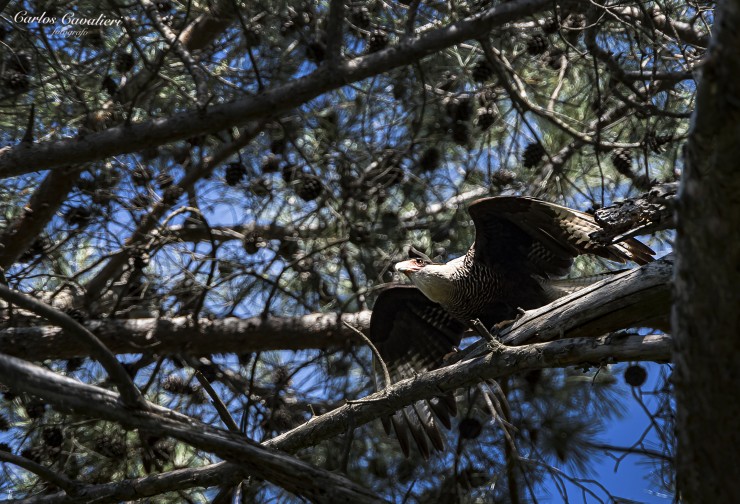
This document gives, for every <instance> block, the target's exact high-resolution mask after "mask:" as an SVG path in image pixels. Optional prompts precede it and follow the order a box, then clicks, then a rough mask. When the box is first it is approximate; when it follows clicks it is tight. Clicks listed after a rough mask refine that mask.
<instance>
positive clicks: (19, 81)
mask: <svg viewBox="0 0 740 504" xmlns="http://www.w3.org/2000/svg"><path fill="white" fill-rule="evenodd" d="M3 85H4V86H5V87H7V88H8V89H10V90H11V91H18V92H21V93H23V92H25V91H28V90H29V89H30V88H31V79H29V77H28V75H26V74H23V73H21V72H18V71H16V70H5V73H4V74H3Z"/></svg>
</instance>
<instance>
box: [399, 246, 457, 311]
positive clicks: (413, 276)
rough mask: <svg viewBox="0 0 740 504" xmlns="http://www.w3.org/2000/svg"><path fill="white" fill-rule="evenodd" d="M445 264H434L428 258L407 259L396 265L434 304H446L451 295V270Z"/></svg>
mask: <svg viewBox="0 0 740 504" xmlns="http://www.w3.org/2000/svg"><path fill="white" fill-rule="evenodd" d="M449 264H450V263H447V264H435V263H433V262H432V261H431V260H429V258H425V259H424V258H418V257H415V258H413V259H409V260H408V261H403V262H400V263H397V264H396V271H398V272H400V273H403V274H404V275H406V276H407V277H409V279H410V280H411V281H412V282H413V283H414V285H416V287H418V289H419V290H420V291H421V292H423V293H424V295H425V296H426V297H428V298H429V299H430V300H432V301H434V302H435V303H443V304H444V303H446V302H447V301H448V300H449V298H450V296H451V295H452V277H451V275H452V269H451V268H450V266H449Z"/></svg>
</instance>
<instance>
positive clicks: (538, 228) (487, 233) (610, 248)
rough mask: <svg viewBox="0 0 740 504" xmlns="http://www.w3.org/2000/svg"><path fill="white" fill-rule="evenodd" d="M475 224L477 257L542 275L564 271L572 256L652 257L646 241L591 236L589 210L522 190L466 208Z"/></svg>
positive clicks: (593, 228)
mask: <svg viewBox="0 0 740 504" xmlns="http://www.w3.org/2000/svg"><path fill="white" fill-rule="evenodd" d="M468 212H469V213H470V216H471V217H472V218H473V223H474V224H475V243H474V245H473V247H474V251H475V259H476V260H478V261H481V262H483V263H485V264H487V265H499V266H502V267H504V268H507V269H518V270H523V271H528V272H530V273H535V274H538V275H541V276H543V277H547V276H550V275H554V276H562V275H565V274H567V273H568V270H569V269H570V267H571V265H572V264H573V259H574V258H575V257H576V256H578V255H581V254H594V255H598V256H601V257H604V258H606V259H610V260H612V261H617V262H626V261H634V262H636V263H638V264H645V263H648V262H650V261H652V260H653V257H652V256H653V255H654V254H655V252H653V251H652V250H651V249H650V248H649V247H648V246H646V245H644V244H643V243H641V242H639V241H637V240H635V239H634V238H631V239H628V240H625V241H624V242H621V243H616V244H613V245H603V244H601V243H598V242H596V241H595V240H592V239H591V238H590V236H589V235H590V234H591V233H593V232H594V231H598V230H600V229H601V227H600V226H599V225H598V224H597V223H596V221H595V220H594V218H593V216H591V215H589V214H587V213H585V212H579V211H578V210H573V209H570V208H567V207H564V206H561V205H556V204H554V203H548V202H546V201H542V200H538V199H535V198H530V197H526V196H497V197H493V198H483V199H479V200H476V201H474V202H473V203H472V204H471V205H470V207H469V208H468Z"/></svg>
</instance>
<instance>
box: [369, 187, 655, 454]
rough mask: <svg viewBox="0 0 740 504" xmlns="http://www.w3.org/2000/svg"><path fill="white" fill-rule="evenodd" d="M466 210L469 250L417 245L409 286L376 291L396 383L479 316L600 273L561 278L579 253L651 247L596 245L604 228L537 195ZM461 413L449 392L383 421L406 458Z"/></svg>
mask: <svg viewBox="0 0 740 504" xmlns="http://www.w3.org/2000/svg"><path fill="white" fill-rule="evenodd" d="M468 213H469V214H470V217H471V218H472V220H473V224H474V226H475V241H474V243H473V244H472V245H471V246H470V248H469V249H468V251H467V252H466V253H465V254H464V255H461V256H460V257H458V258H456V259H453V260H451V261H449V262H447V263H443V264H440V263H435V262H433V261H432V260H431V259H429V258H428V257H427V256H425V255H424V254H422V253H420V252H418V251H416V250H414V249H411V250H410V254H409V255H410V256H411V257H410V258H409V259H408V260H406V261H402V262H399V263H397V264H396V265H395V269H396V271H398V272H400V273H402V274H404V275H405V276H407V277H408V278H409V279H410V280H411V282H412V285H408V284H397V285H393V286H391V287H390V288H386V289H384V290H381V291H380V293H379V294H378V297H377V300H376V302H375V305H374V307H373V311H372V314H371V318H370V340H371V341H372V343H373V344H374V346H375V347H376V349H377V352H378V354H379V356H380V358H381V359H382V361H383V363H384V364H385V365H386V367H387V369H388V371H389V374H390V377H391V379H392V380H395V381H398V380H400V379H404V378H408V377H412V376H415V375H417V374H420V373H422V372H424V371H427V370H432V369H436V368H439V367H441V366H442V365H443V364H444V357H445V356H446V355H448V354H450V353H452V352H453V351H455V349H456V347H457V346H458V345H459V344H460V341H461V339H462V337H463V334H464V333H465V331H466V329H467V328H468V327H471V325H472V321H474V320H476V319H477V320H480V321H481V322H482V323H483V324H484V325H485V326H486V327H487V328H492V327H494V326H496V325H500V324H502V323H504V322H506V321H510V320H514V319H516V318H517V317H518V316H520V314H521V312H522V310H531V309H535V308H539V307H541V306H544V305H546V304H548V303H550V302H552V301H554V300H555V299H558V298H559V297H562V296H565V295H567V294H570V293H572V292H574V291H576V290H578V289H580V288H583V287H585V286H587V285H589V284H591V283H594V282H595V281H597V280H599V279H601V278H603V275H597V276H594V277H585V278H581V279H562V278H559V277H563V276H565V275H567V274H568V272H569V271H570V268H571V266H572V265H573V261H574V259H575V258H576V257H577V256H579V255H582V254H592V255H596V256H600V257H603V258H605V259H609V260H612V261H615V262H620V263H625V262H628V261H632V262H635V263H637V264H640V265H642V264H646V263H648V262H650V261H652V259H653V255H654V254H655V252H653V250H652V249H650V248H649V247H648V246H646V245H645V244H643V243H642V242H640V241H638V240H636V239H634V238H630V239H627V240H625V241H623V242H621V243H615V244H610V245H605V244H603V243H601V242H598V241H596V240H594V239H592V238H591V234H592V233H593V232H595V231H598V230H600V229H601V227H600V226H599V224H598V223H597V222H596V221H595V220H594V217H593V216H592V215H590V214H588V213H585V212H581V211H578V210H574V209H571V208H568V207H565V206H562V205H558V204H555V203H550V202H547V201H544V200H540V199H537V198H533V197H528V196H494V197H488V198H482V199H478V200H476V201H474V202H473V203H471V204H470V206H469V207H468ZM388 385H389V384H387V383H386V385H385V386H388ZM456 413H457V408H456V403H455V398H454V395H452V394H448V395H446V396H442V397H435V398H431V399H428V400H424V401H417V402H415V403H413V404H411V405H408V406H406V407H405V408H403V409H402V410H400V411H397V412H396V413H394V414H393V415H392V416H390V417H386V418H383V419H381V420H382V421H383V426H384V428H385V430H386V433H388V434H390V431H391V429H392V430H393V431H394V432H395V434H396V437H397V438H398V441H399V444H400V446H401V449H402V451H403V453H404V455H405V456H409V453H410V446H411V440H413V441H414V444H415V445H416V446H417V448H418V450H419V452H420V453H421V455H422V456H423V457H424V458H425V459H427V458H428V457H429V456H430V454H431V451H432V449H434V450H438V451H442V450H444V441H443V436H442V434H441V431H440V429H439V425H438V424H442V425H443V426H444V427H446V428H447V429H449V428H450V427H451V418H452V417H454V416H455V415H456Z"/></svg>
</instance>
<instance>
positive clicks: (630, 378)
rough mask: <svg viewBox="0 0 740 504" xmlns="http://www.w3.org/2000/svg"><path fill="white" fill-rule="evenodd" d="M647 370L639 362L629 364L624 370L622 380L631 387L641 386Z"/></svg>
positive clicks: (645, 378)
mask: <svg viewBox="0 0 740 504" xmlns="http://www.w3.org/2000/svg"><path fill="white" fill-rule="evenodd" d="M647 376H648V375H647V371H646V370H645V368H644V367H642V366H640V365H639V364H635V365H632V366H629V367H628V368H627V369H625V370H624V381H625V382H627V385H630V386H631V387H641V386H642V385H643V384H644V383H645V380H647Z"/></svg>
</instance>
